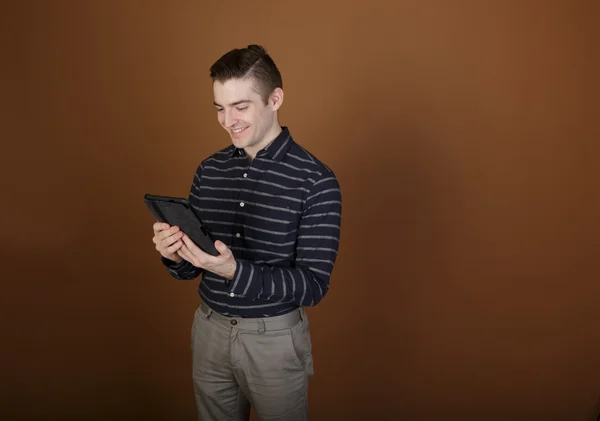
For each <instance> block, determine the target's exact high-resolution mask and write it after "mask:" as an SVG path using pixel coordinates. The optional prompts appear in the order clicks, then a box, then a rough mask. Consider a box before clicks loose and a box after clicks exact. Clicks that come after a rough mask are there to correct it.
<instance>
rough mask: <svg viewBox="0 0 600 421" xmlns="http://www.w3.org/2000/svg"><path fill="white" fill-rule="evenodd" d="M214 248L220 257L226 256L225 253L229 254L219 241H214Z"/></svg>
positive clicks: (223, 244)
mask: <svg viewBox="0 0 600 421" xmlns="http://www.w3.org/2000/svg"><path fill="white" fill-rule="evenodd" d="M215 248H216V249H217V251H218V252H219V253H221V255H227V253H231V252H230V251H229V248H228V247H227V246H226V245H225V243H223V242H222V241H221V240H217V241H215Z"/></svg>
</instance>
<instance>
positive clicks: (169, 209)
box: [144, 194, 220, 256]
mask: <svg viewBox="0 0 600 421" xmlns="http://www.w3.org/2000/svg"><path fill="white" fill-rule="evenodd" d="M144 202H145V203H146V206H147V207H148V209H150V212H152V214H153V215H154V217H155V218H156V219H157V220H158V221H160V222H166V223H167V224H169V225H171V226H173V225H176V226H178V227H179V228H180V229H181V230H182V231H183V232H184V233H186V234H187V235H188V237H190V239H191V240H192V241H193V242H194V244H196V245H197V246H198V247H200V248H201V249H202V250H203V251H204V252H205V253H208V254H210V255H212V256H218V255H219V254H220V253H219V252H218V251H217V249H216V248H215V245H214V240H213V239H212V238H211V236H210V233H209V232H208V231H207V230H206V228H205V227H204V225H203V224H202V221H201V220H200V218H199V217H198V215H196V213H195V212H194V209H193V208H192V206H191V205H190V202H189V201H188V200H187V199H182V198H179V197H168V196H156V195H151V194H146V195H145V196H144Z"/></svg>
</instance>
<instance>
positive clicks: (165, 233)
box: [160, 225, 181, 238]
mask: <svg viewBox="0 0 600 421" xmlns="http://www.w3.org/2000/svg"><path fill="white" fill-rule="evenodd" d="M178 232H181V231H180V230H179V227H178V226H176V225H173V226H172V227H171V228H169V229H168V230H164V231H162V232H161V233H160V235H161V236H162V238H169V237H171V236H172V235H174V234H177V233H178Z"/></svg>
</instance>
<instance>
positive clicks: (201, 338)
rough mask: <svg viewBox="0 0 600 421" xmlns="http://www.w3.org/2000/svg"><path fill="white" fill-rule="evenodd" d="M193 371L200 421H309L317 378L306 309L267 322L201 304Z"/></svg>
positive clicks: (195, 324) (194, 331)
mask: <svg viewBox="0 0 600 421" xmlns="http://www.w3.org/2000/svg"><path fill="white" fill-rule="evenodd" d="M192 357H193V359H192V369H193V380H194V392H195V397H196V407H197V411H198V419H199V420H200V421H247V420H248V419H249V415H250V406H252V407H253V408H254V410H255V411H256V413H257V414H258V417H259V419H260V420H261V421H304V420H306V419H307V408H308V405H307V399H308V379H309V378H310V377H311V376H312V375H313V361H312V346H311V341H310V331H309V327H308V319H307V318H306V312H305V311H304V310H303V309H299V310H295V311H292V312H291V313H288V314H284V315H281V316H275V317H268V318H252V319H248V318H232V317H225V316H222V315H220V314H219V313H216V312H214V311H212V310H211V309H210V308H209V307H208V306H207V305H206V304H204V303H203V304H202V305H200V307H199V308H198V310H196V314H195V315H194V322H193V325H192Z"/></svg>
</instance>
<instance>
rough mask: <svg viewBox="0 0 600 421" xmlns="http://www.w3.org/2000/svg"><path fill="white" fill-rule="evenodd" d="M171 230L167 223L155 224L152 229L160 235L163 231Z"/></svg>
mask: <svg viewBox="0 0 600 421" xmlns="http://www.w3.org/2000/svg"><path fill="white" fill-rule="evenodd" d="M169 228H170V225H169V224H167V223H165V222H155V223H154V224H153V225H152V229H153V230H154V232H155V233H159V232H161V231H164V230H168V229H169Z"/></svg>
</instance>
